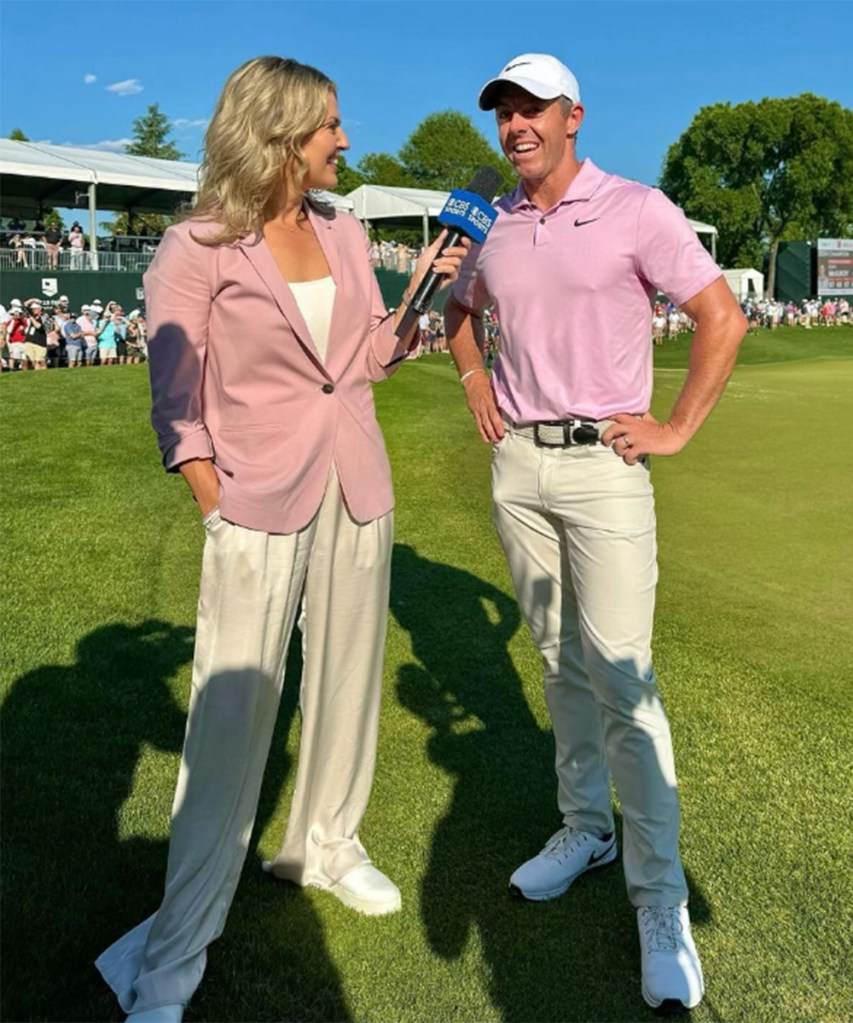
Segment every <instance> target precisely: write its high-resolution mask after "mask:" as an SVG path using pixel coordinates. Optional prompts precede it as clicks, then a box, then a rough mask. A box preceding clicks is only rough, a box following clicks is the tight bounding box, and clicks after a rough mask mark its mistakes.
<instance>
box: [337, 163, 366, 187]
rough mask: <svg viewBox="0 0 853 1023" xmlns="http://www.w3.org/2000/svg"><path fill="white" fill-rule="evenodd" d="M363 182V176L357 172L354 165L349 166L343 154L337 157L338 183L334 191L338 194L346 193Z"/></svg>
mask: <svg viewBox="0 0 853 1023" xmlns="http://www.w3.org/2000/svg"><path fill="white" fill-rule="evenodd" d="M363 184H364V177H363V176H362V175H361V174H359V172H358V171H357V170H356V169H355V167H350V165H349V164H348V163H347V162H346V160H345V159H344V157H343V156H339V157H338V183H337V185H336V186H335V192H336V193H337V194H338V195H347V194H348V193H349V192H351V191H352V190H353V189H355V188H358V186H359V185H363Z"/></svg>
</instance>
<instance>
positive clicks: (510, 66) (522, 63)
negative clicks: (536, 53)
mask: <svg viewBox="0 0 853 1023" xmlns="http://www.w3.org/2000/svg"><path fill="white" fill-rule="evenodd" d="M529 64H530V61H529V60H520V61H518V63H517V64H508V65H507V66H506V67H505V68H504V69H503V71H501V74H502V75H505V74H506V73H507V71H512V69H513V68H514V67H528V66H529Z"/></svg>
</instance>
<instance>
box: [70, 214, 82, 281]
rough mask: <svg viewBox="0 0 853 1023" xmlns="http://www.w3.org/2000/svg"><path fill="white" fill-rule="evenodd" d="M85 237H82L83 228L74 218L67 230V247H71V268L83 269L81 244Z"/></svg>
mask: <svg viewBox="0 0 853 1023" xmlns="http://www.w3.org/2000/svg"><path fill="white" fill-rule="evenodd" d="M84 244H85V239H84V237H83V228H82V227H80V225H79V224H78V223H77V221H76V220H75V221H74V223H73V224H72V225H71V230H70V231H69V232H68V247H69V248H70V249H71V269H72V270H82V269H83V246H84Z"/></svg>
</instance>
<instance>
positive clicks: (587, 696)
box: [492, 431, 687, 906]
mask: <svg viewBox="0 0 853 1023" xmlns="http://www.w3.org/2000/svg"><path fill="white" fill-rule="evenodd" d="M492 483H493V494H494V516H495V524H496V526H497V530H498V534H499V536H500V539H501V542H502V544H503V548H504V551H505V553H506V557H507V561H508V564H509V569H510V573H511V575H512V579H513V584H514V587H515V592H516V597H517V599H518V603H519V607H520V609H521V612H522V614H523V615H524V617H525V619H526V621H527V624H528V625H529V627H530V630H531V632H532V633H533V638H534V640H535V642H536V644H537V646H538V647H539V649H540V651H541V653H542V658H543V661H544V668H545V694H546V699H547V703H548V709H549V711H550V715H551V722H552V725H553V729H554V737H555V741H556V769H557V782H558V804H559V808H560V811H561V812H562V814H563V820H564V822H565V823H566V824H568V825H571V826H572V827H575V828H578V829H579V830H582V831H588V832H592V833H593V834H605V833H607V832H609V831H612V830H613V811H612V807H611V801H610V774H612V776H613V780H614V782H615V784H616V791H617V794H618V796H619V799H620V802H621V804H622V813H623V825H624V827H623V859H624V866H625V878H626V881H627V886H628V895H629V897H630V899H631V902H632V903H633V904H634V905H636V906H668V905H683V904H686V902H687V888H686V883H685V879H684V872H683V870H682V867H681V861H680V858H679V852H678V831H679V806H678V794H677V789H676V778H675V766H674V761H673V753H672V740H671V737H670V732H669V725H668V723H667V719H666V714H665V713H664V709H663V704H662V702H661V697H660V693H659V691H658V687H657V682H656V679H655V674H654V671H653V669H652V657H651V636H652V620H653V617H654V606H655V587H656V583H657V547H656V538H655V512H654V494H653V491H652V485H651V481H650V480H649V472H648V468H647V467H646V466H645V465H643V464H637V465H634V466H629V465H626V464H625V463H624V462H623V461H622V459H621V458H618V457H617V456H616V455H615V454H614V452H613V451H611V450H610V449H609V448H606V447H604V446H603V445H600V444H599V445H594V446H574V447H568V448H543V447H538V446H537V445H536V444H534V442H533V440H532V439H529V438H528V437H524V436H520V435H518V434H515V433H512V432H511V431H510V432H509V433H507V435H506V437H505V439H504V440H502V441H501V442H500V443H499V444H498V445H497V447H496V449H495V453H494V461H493V465H492ZM608 768H609V771H608Z"/></svg>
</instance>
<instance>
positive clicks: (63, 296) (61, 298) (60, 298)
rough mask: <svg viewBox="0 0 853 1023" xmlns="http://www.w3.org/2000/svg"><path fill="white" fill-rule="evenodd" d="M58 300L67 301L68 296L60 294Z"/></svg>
mask: <svg viewBox="0 0 853 1023" xmlns="http://www.w3.org/2000/svg"><path fill="white" fill-rule="evenodd" d="M59 301H60V302H67V301H68V296H67V295H60V296H59Z"/></svg>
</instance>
